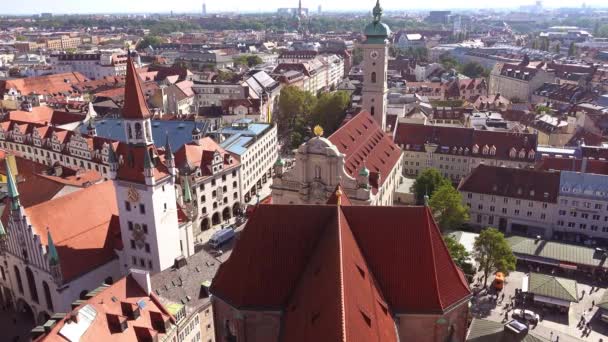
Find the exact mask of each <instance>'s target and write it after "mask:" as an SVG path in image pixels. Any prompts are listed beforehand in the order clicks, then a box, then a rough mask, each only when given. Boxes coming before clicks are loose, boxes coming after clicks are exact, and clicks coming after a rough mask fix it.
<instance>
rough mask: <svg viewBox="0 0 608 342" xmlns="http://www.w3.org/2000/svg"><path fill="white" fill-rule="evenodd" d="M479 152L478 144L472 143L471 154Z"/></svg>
mask: <svg viewBox="0 0 608 342" xmlns="http://www.w3.org/2000/svg"><path fill="white" fill-rule="evenodd" d="M477 153H479V145H477V144H475V145H473V154H477Z"/></svg>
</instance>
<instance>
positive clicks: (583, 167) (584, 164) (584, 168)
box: [581, 157, 588, 173]
mask: <svg viewBox="0 0 608 342" xmlns="http://www.w3.org/2000/svg"><path fill="white" fill-rule="evenodd" d="M587 160H588V158H587V157H583V160H582V161H581V173H586V172H587Z"/></svg>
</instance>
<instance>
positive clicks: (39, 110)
mask: <svg viewBox="0 0 608 342" xmlns="http://www.w3.org/2000/svg"><path fill="white" fill-rule="evenodd" d="M7 119H8V120H11V121H20V122H27V123H37V124H44V125H65V124H69V123H75V122H80V121H82V120H84V119H85V114H82V113H70V112H62V111H56V110H54V109H53V108H51V107H46V106H39V107H33V108H32V111H31V112H27V111H22V110H15V111H12V112H10V113H9V115H8V118H7Z"/></svg>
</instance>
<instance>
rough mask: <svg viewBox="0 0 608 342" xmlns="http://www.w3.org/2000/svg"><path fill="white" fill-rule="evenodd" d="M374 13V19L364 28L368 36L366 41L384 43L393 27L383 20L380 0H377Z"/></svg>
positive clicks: (364, 32)
mask: <svg viewBox="0 0 608 342" xmlns="http://www.w3.org/2000/svg"><path fill="white" fill-rule="evenodd" d="M372 13H373V15H374V21H372V22H371V23H369V24H367V26H365V29H364V30H363V34H365V36H366V37H367V40H366V43H368V44H378V43H380V44H381V43H384V40H385V39H386V38H388V36H390V34H391V29H390V28H389V27H388V25H386V24H385V23H383V22H382V21H381V20H382V7H380V0H377V1H376V6H375V7H374V10H373V11H372Z"/></svg>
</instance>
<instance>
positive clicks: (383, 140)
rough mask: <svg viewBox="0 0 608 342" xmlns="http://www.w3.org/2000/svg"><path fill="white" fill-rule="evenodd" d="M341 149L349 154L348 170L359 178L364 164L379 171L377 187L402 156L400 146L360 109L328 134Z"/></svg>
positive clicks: (373, 184)
mask: <svg viewBox="0 0 608 342" xmlns="http://www.w3.org/2000/svg"><path fill="white" fill-rule="evenodd" d="M328 139H329V141H331V142H332V143H333V144H334V145H336V147H337V148H338V150H339V151H340V152H341V153H344V154H345V155H346V157H345V160H344V167H345V169H346V172H348V174H350V175H351V176H352V177H354V178H356V177H357V174H358V173H359V170H361V169H362V168H363V167H364V166H365V167H367V168H368V169H369V170H370V172H371V173H372V174H373V173H376V176H375V177H376V178H377V174H378V173H379V174H380V182H378V183H377V184H376V183H374V182H372V186H373V187H374V188H375V189H374V190H375V191H377V189H378V188H379V187H380V186H381V185H382V184H383V183H384V181H385V180H386V178H387V177H388V175H389V173H390V172H391V171H392V170H393V168H394V167H395V166H396V164H397V162H398V161H399V158H400V157H401V149H400V148H399V147H398V146H397V145H395V143H393V141H392V139H391V138H390V137H389V136H388V135H387V134H386V133H384V132H383V131H382V128H381V127H380V126H379V125H378V123H376V121H375V120H374V119H373V118H372V116H371V115H370V114H369V113H368V112H360V113H359V114H357V115H355V116H354V117H353V118H352V119H350V120H349V121H348V122H347V123H346V124H344V125H343V126H342V127H340V128H339V129H338V130H337V131H335V132H334V133H333V134H332V135H331V136H329V138H328Z"/></svg>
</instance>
